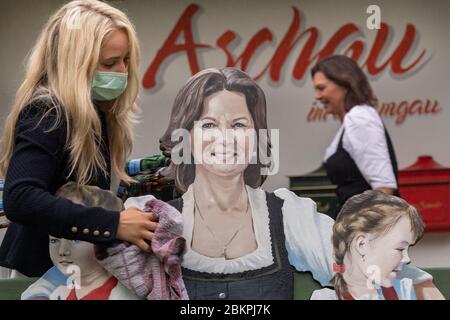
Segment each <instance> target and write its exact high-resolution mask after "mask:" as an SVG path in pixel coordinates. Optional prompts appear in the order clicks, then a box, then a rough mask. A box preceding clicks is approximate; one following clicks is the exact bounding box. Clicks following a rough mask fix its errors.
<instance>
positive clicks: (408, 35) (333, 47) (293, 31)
mask: <svg viewBox="0 0 450 320" xmlns="http://www.w3.org/2000/svg"><path fill="white" fill-rule="evenodd" d="M198 9H199V6H198V5H196V4H191V5H189V6H188V7H187V8H186V10H185V11H184V12H183V14H182V15H181V17H180V19H179V20H178V22H177V23H176V25H175V27H174V28H173V30H172V31H171V32H170V34H169V36H168V38H167V39H166V41H165V42H164V44H163V46H162V47H161V48H160V49H159V50H158V52H157V54H156V57H155V58H154V60H153V61H152V63H151V64H150V66H149V68H148V69H147V71H146V73H145V75H144V79H143V84H144V88H147V89H149V88H153V87H154V86H156V76H157V73H158V71H159V70H160V68H161V65H162V64H163V63H164V61H166V60H167V58H168V57H170V56H172V55H174V54H179V53H185V54H186V55H187V58H188V63H189V67H190V71H191V73H192V74H195V73H197V72H198V71H199V70H200V66H199V63H198V59H197V50H198V49H202V48H211V46H210V45H207V44H201V43H196V42H195V41H194V37H193V32H192V17H193V16H194V14H195V13H196V12H197V11H198ZM292 10H293V18H292V22H291V24H290V26H289V29H288V30H287V31H286V34H285V35H284V37H283V38H282V40H281V42H280V43H279V45H278V46H277V48H276V49H275V52H274V53H273V55H272V57H271V59H270V61H269V62H268V63H267V64H266V66H265V67H264V68H263V70H262V71H261V72H260V73H258V74H257V75H256V76H255V77H254V79H255V80H258V79H260V78H261V77H262V76H263V75H264V74H266V72H267V71H269V76H270V79H271V80H272V81H274V82H278V81H280V78H281V74H282V70H283V66H284V65H285V63H286V61H287V59H288V57H289V55H290V54H291V52H292V50H294V47H295V46H296V45H297V44H298V43H299V42H300V40H301V39H302V38H304V37H308V38H307V39H306V41H305V44H304V46H303V47H302V49H301V51H300V53H299V55H298V57H297V60H296V63H295V66H294V69H293V70H292V76H293V78H294V79H296V80H302V79H303V78H304V77H305V74H306V73H307V70H308V68H309V67H310V66H311V64H313V63H314V62H316V61H318V60H320V59H322V58H324V57H326V56H329V55H332V54H336V53H338V52H337V51H341V52H343V53H344V54H346V55H348V56H350V57H351V58H352V59H354V60H355V61H358V60H360V58H361V56H362V54H363V52H364V49H365V46H366V45H367V43H365V42H364V41H363V40H361V39H358V40H354V41H353V42H352V43H351V45H350V46H349V47H347V48H346V49H345V50H339V47H340V46H341V45H342V44H343V43H345V42H346V41H348V39H349V37H351V36H359V37H361V35H360V34H361V30H359V28H358V27H357V26H356V25H355V24H353V23H347V24H345V25H343V26H342V27H341V28H339V29H338V30H337V31H336V32H335V33H334V34H333V36H331V38H330V39H328V41H327V42H326V43H325V45H324V46H323V48H322V49H320V50H318V51H316V50H317V48H316V45H317V43H318V39H319V37H320V31H319V30H318V29H317V28H315V27H310V28H308V29H306V30H304V31H301V30H300V26H301V14H300V11H299V10H298V9H297V8H295V7H292ZM389 32H390V29H389V26H388V25H387V24H386V23H382V24H381V28H380V29H379V30H378V31H377V35H376V37H375V40H374V42H373V44H372V48H371V50H370V51H369V54H368V56H367V58H366V60H365V62H364V63H363V65H362V66H363V67H366V68H367V72H368V73H369V74H370V75H377V74H379V73H380V72H382V71H383V70H385V69H386V68H387V67H388V66H389V65H390V67H391V70H392V72H393V73H394V74H404V73H407V72H409V71H411V70H413V69H414V68H416V67H418V66H419V64H420V62H421V61H422V60H423V58H424V56H425V53H426V51H425V50H423V51H422V52H421V53H420V54H419V55H418V56H417V57H416V58H415V59H414V60H413V61H412V62H410V63H409V64H407V65H405V59H406V57H407V56H408V55H409V54H410V53H411V50H413V45H414V42H415V40H416V36H417V35H416V33H417V32H416V28H415V26H414V25H412V24H407V26H406V30H405V33H404V35H403V38H402V40H401V41H400V43H399V44H398V46H397V48H395V50H393V53H392V55H391V56H390V57H389V58H387V59H386V60H385V61H384V62H380V61H379V60H380V55H381V53H382V52H383V51H385V50H386V44H387V40H388V36H389ZM180 36H181V37H182V39H183V43H181V44H177V39H178V38H180ZM362 36H363V35H362ZM236 38H237V34H236V33H235V32H234V31H230V30H227V31H225V32H224V33H222V34H221V35H220V36H219V37H218V39H217V41H216V48H217V49H220V50H222V51H223V53H224V54H225V56H226V66H229V67H239V68H241V70H243V71H246V70H247V69H248V68H249V65H250V63H251V62H252V59H254V58H255V57H256V54H257V51H258V50H260V49H261V48H262V47H263V45H264V44H266V43H271V42H272V41H273V33H272V32H271V30H270V29H268V28H262V29H260V30H259V31H258V32H257V33H256V34H255V35H253V36H252V37H251V38H250V40H249V41H248V43H247V45H246V46H245V49H244V50H243V51H242V53H241V54H239V55H237V54H233V52H232V50H231V49H230V46H231V44H232V42H233V41H235V40H236ZM386 108H389V107H385V108H384V109H386ZM437 108H438V107H436V109H437ZM381 111H383V108H382V110H381ZM421 111H422V110H421V108H419V113H420V112H421ZM389 113H390V114H391V115H394V113H395V111H393V110H392V108H391V110H389Z"/></svg>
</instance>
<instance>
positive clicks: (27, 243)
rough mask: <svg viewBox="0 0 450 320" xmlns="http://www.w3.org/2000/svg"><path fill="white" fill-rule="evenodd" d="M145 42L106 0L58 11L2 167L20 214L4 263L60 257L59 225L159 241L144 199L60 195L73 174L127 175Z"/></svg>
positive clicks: (70, 234) (34, 269) (19, 103)
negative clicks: (135, 202) (122, 202)
mask: <svg viewBox="0 0 450 320" xmlns="http://www.w3.org/2000/svg"><path fill="white" fill-rule="evenodd" d="M138 60H139V47H138V42H137V39H136V33H135V30H134V27H133V25H132V24H131V22H130V21H129V19H128V18H127V17H126V15H125V14H124V13H122V12H121V11H119V10H117V9H115V8H113V7H111V6H110V5H108V4H105V3H103V2H100V1H93V0H82V1H72V2H69V3H67V4H66V5H64V6H63V7H62V8H60V9H59V10H58V11H57V12H56V13H55V14H53V15H52V16H51V17H50V19H49V21H48V22H47V24H46V25H45V27H44V29H43V30H42V32H41V34H40V36H39V38H38V40H37V42H36V45H35V47H34V49H33V51H32V53H31V55H30V58H29V61H28V66H27V70H26V75H25V79H24V81H23V83H22V85H21V86H20V88H19V89H18V91H17V94H16V99H15V102H14V104H13V106H12V110H11V112H10V114H9V116H8V118H7V119H6V123H5V129H4V133H3V139H2V144H1V151H0V154H1V159H0V175H1V176H4V177H5V179H6V180H5V189H4V194H3V196H4V203H5V211H6V214H7V217H8V218H9V219H10V220H11V221H12V224H11V226H10V227H9V229H8V232H7V234H6V236H5V239H4V241H3V243H2V246H1V248H0V265H1V266H4V267H7V268H11V269H14V270H15V271H17V272H18V274H20V273H21V274H24V275H26V276H30V277H38V276H42V274H44V272H46V271H47V270H48V269H49V268H50V267H51V266H52V262H51V259H50V256H49V252H48V236H49V234H50V235H51V236H53V237H57V238H65V239H72V240H81V241H87V242H91V243H104V242H109V241H112V240H115V239H119V240H126V241H128V242H131V243H134V244H136V245H138V246H139V247H140V248H141V249H143V250H149V245H148V243H147V242H146V240H150V239H151V237H152V234H153V231H154V230H155V228H156V223H154V222H152V221H151V219H152V214H151V213H144V212H141V211H139V210H137V209H128V210H124V211H122V212H114V211H109V210H105V209H102V208H87V207H84V206H82V205H80V204H74V203H72V202H70V201H69V200H67V199H63V198H58V197H55V196H54V194H55V191H56V190H57V189H58V188H59V187H61V186H62V185H63V184H65V183H66V182H67V181H75V182H76V183H77V184H79V185H86V184H90V185H95V186H98V187H100V188H102V189H110V187H111V186H110V185H111V176H117V177H119V178H121V179H123V180H127V176H126V174H125V172H124V164H125V160H126V158H127V157H128V156H129V154H130V151H131V148H132V127H133V122H134V119H135V115H136V113H137V111H138V107H137V106H136V104H135V101H136V98H137V95H138V87H139V86H138Z"/></svg>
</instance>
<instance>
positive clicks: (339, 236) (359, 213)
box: [331, 190, 425, 297]
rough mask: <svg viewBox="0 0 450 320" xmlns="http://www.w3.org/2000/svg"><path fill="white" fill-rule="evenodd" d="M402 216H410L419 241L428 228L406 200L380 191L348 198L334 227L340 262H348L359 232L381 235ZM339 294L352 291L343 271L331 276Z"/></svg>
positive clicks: (339, 263) (339, 295) (335, 253)
mask: <svg viewBox="0 0 450 320" xmlns="http://www.w3.org/2000/svg"><path fill="white" fill-rule="evenodd" d="M402 217H408V218H409V221H410V222H411V230H412V232H413V234H414V237H415V239H416V241H418V240H419V239H420V238H421V237H422V235H423V231H424V227H425V226H424V223H423V221H422V218H421V217H420V214H419V212H418V211H417V209H416V208H414V207H413V206H411V205H410V204H408V203H407V202H406V201H405V200H403V199H400V198H398V197H395V196H391V195H387V194H384V193H382V192H379V191H374V190H368V191H365V192H364V193H361V194H358V195H355V196H353V197H351V198H350V199H348V200H347V201H346V202H345V204H344V206H343V207H342V209H341V211H340V212H339V214H338V216H337V218H336V222H335V224H334V226H333V236H332V243H333V255H334V261H335V262H336V263H337V264H338V265H343V264H344V258H345V255H346V254H347V253H348V252H349V251H350V246H351V243H352V241H353V240H354V239H355V236H356V234H357V233H358V232H363V233H371V234H374V235H375V236H380V235H382V234H383V233H385V232H387V231H389V230H390V229H391V228H392V227H393V226H394V225H395V224H396V223H397V222H398V221H399V220H400V218H402ZM331 283H332V284H333V285H334V289H335V290H336V293H337V295H338V297H342V296H343V295H344V294H346V293H348V287H347V283H346V282H345V280H344V277H343V274H342V273H339V272H338V273H336V274H335V275H334V277H333V278H332V279H331Z"/></svg>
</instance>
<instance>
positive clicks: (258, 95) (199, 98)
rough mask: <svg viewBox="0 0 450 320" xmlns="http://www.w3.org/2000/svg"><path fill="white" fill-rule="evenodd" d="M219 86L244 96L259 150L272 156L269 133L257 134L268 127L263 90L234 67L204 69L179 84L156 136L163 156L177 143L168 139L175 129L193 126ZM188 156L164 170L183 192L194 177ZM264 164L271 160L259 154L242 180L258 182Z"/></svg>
mask: <svg viewBox="0 0 450 320" xmlns="http://www.w3.org/2000/svg"><path fill="white" fill-rule="evenodd" d="M222 90H228V91H234V92H239V93H242V94H243V95H244V96H245V100H246V103H247V107H248V110H249V112H250V114H251V116H252V119H253V123H254V126H255V130H256V133H257V139H258V140H257V144H256V145H257V146H258V148H263V149H262V150H264V151H265V154H267V155H268V156H269V157H270V156H271V153H270V152H271V142H270V137H269V135H268V133H266V134H267V137H266V139H260V137H259V135H258V133H259V130H260V129H267V117H266V114H267V112H266V98H265V95H264V92H263V91H262V89H261V88H260V87H259V86H258V85H257V84H256V82H255V81H253V80H252V79H251V78H250V77H249V76H248V75H247V74H246V73H245V72H243V71H241V70H239V69H235V68H221V69H217V68H210V69H205V70H203V71H200V72H199V73H197V74H195V75H194V76H192V77H191V78H190V79H189V80H188V81H187V83H186V84H185V85H184V86H183V88H181V90H180V91H179V92H178V94H177V96H176V98H175V101H174V104H173V107H172V114H171V116H170V121H169V126H168V128H167V130H166V132H165V133H164V135H163V136H162V137H161V139H160V140H159V142H160V149H161V151H162V152H163V154H164V155H165V156H167V157H170V156H171V152H172V149H173V148H174V147H175V146H176V145H177V144H178V143H179V141H172V139H171V136H172V133H173V132H174V130H177V129H186V130H188V131H190V130H192V128H193V127H194V122H195V121H197V120H199V119H200V117H201V115H202V113H203V108H204V101H205V99H206V98H207V97H208V96H210V95H212V94H214V93H216V92H220V91H222ZM266 132H267V131H266ZM191 160H192V161H191V163H189V164H186V163H182V164H179V165H175V164H174V163H173V162H172V163H171V164H170V166H169V170H168V173H167V177H168V178H169V179H170V178H173V179H174V180H175V184H176V186H177V188H178V189H179V190H181V191H182V192H185V191H186V190H187V189H188V187H189V185H190V184H192V183H193V182H194V179H195V164H194V161H193V159H192V155H191ZM263 167H270V163H269V164H262V163H261V162H260V158H259V156H258V160H257V163H256V164H249V165H248V167H247V168H246V169H245V172H244V179H245V183H246V184H247V185H249V186H251V187H254V188H256V187H259V186H261V185H262V183H263V182H264V180H265V179H266V177H267V176H266V175H262V174H261V169H262V168H263Z"/></svg>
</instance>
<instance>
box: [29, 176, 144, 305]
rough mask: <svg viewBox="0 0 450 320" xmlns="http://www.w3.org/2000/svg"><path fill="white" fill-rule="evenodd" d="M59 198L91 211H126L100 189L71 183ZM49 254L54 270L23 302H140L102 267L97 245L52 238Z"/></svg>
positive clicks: (30, 288) (37, 284)
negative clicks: (96, 251) (97, 208)
mask: <svg viewBox="0 0 450 320" xmlns="http://www.w3.org/2000/svg"><path fill="white" fill-rule="evenodd" d="M56 195H57V196H59V197H63V198H66V199H69V200H71V201H72V202H74V203H78V204H83V205H85V206H89V207H102V208H106V209H109V210H116V211H121V210H123V205H122V201H121V200H120V199H119V198H117V197H116V196H115V195H114V194H113V193H112V192H110V191H106V190H102V189H100V188H98V187H93V186H77V185H76V184H75V183H73V182H69V183H67V184H65V185H63V186H62V187H61V188H60V189H59V190H58V191H57V193H56ZM83 232H90V231H89V230H87V229H85V230H83ZM49 252H50V257H51V259H52V262H53V264H54V267H52V268H51V269H49V270H48V271H47V272H46V273H45V274H44V275H43V276H42V277H41V278H39V279H38V280H37V281H36V282H35V283H33V284H32V285H31V286H30V287H28V289H27V290H26V291H25V292H23V293H22V297H21V298H22V300H47V299H50V300H136V299H138V298H137V297H136V296H135V295H134V294H133V293H131V292H130V291H129V290H128V289H127V288H125V287H124V286H123V285H122V284H121V283H120V282H118V280H117V279H116V278H115V277H114V276H112V275H111V274H110V273H108V272H107V271H106V270H105V269H104V268H103V267H102V266H101V265H100V264H99V263H98V261H97V259H96V257H95V251H94V244H92V243H89V242H85V241H79V240H67V239H59V238H55V237H52V236H50V242H49Z"/></svg>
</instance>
